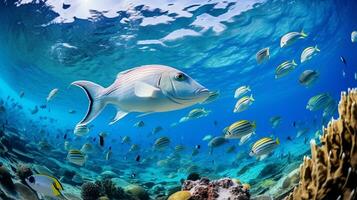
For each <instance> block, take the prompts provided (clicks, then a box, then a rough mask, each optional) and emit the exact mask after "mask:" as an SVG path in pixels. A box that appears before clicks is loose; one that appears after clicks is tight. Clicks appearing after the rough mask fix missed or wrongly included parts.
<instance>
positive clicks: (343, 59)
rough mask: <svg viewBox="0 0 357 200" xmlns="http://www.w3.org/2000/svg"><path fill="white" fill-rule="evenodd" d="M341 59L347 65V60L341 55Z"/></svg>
mask: <svg viewBox="0 0 357 200" xmlns="http://www.w3.org/2000/svg"><path fill="white" fill-rule="evenodd" d="M340 60H341V62H342V63H343V64H344V65H347V61H346V59H345V58H344V57H343V56H340Z"/></svg>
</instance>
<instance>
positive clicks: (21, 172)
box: [16, 164, 33, 183]
mask: <svg viewBox="0 0 357 200" xmlns="http://www.w3.org/2000/svg"><path fill="white" fill-rule="evenodd" d="M32 174H33V173H32V170H31V168H30V167H28V166H27V165H24V164H20V165H18V166H17V168H16V176H17V177H18V178H19V179H20V180H21V182H22V183H25V179H26V178H27V177H29V176H31V175H32Z"/></svg>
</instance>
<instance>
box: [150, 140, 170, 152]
mask: <svg viewBox="0 0 357 200" xmlns="http://www.w3.org/2000/svg"><path fill="white" fill-rule="evenodd" d="M169 144H170V139H169V138H168V137H160V138H158V139H157V140H156V141H155V143H154V148H155V149H159V150H160V149H164V148H166V147H167V146H169Z"/></svg>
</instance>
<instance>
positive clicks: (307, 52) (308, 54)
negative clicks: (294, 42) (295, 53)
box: [300, 45, 320, 63]
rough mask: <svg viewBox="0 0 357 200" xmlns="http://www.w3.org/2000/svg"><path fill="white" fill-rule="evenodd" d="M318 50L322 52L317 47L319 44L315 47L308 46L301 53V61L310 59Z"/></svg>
mask: <svg viewBox="0 0 357 200" xmlns="http://www.w3.org/2000/svg"><path fill="white" fill-rule="evenodd" d="M318 52H320V49H319V48H317V45H316V46H314V47H307V48H306V49H304V51H303V52H302V53H301V57H300V62H301V63H303V62H305V61H308V60H310V59H311V58H312V57H313V56H315V55H316V54H317V53H318Z"/></svg>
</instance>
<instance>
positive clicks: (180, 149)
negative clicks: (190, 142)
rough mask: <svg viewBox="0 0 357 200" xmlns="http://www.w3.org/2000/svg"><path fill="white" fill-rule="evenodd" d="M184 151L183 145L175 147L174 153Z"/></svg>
mask: <svg viewBox="0 0 357 200" xmlns="http://www.w3.org/2000/svg"><path fill="white" fill-rule="evenodd" d="M184 150H185V146H183V145H177V146H175V152H176V153H179V152H181V151H184Z"/></svg>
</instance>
